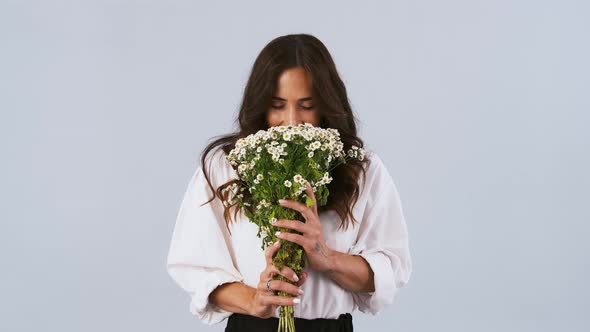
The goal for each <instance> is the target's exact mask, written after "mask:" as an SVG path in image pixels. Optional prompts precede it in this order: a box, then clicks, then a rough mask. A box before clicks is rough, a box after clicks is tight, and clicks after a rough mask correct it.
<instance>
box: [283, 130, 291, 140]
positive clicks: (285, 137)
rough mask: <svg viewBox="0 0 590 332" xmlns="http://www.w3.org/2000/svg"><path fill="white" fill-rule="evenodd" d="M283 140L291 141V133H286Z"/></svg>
mask: <svg viewBox="0 0 590 332" xmlns="http://www.w3.org/2000/svg"><path fill="white" fill-rule="evenodd" d="M283 139H284V140H285V141H290V140H291V133H290V132H285V133H284V134H283Z"/></svg>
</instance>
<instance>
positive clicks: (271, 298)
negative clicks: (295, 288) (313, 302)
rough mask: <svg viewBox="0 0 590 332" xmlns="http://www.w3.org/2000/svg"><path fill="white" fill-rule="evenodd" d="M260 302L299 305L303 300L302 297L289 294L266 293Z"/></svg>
mask: <svg viewBox="0 0 590 332" xmlns="http://www.w3.org/2000/svg"><path fill="white" fill-rule="evenodd" d="M260 302H261V303H262V304H263V305H277V306H279V305H291V306H292V305H297V304H299V302H301V299H300V298H298V297H287V296H280V295H264V296H261V298H260Z"/></svg>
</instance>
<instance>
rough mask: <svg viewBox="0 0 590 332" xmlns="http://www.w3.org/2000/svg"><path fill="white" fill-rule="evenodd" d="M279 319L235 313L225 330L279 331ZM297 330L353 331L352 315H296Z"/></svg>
mask: <svg viewBox="0 0 590 332" xmlns="http://www.w3.org/2000/svg"><path fill="white" fill-rule="evenodd" d="M278 328H279V319H278V318H276V317H271V318H266V319H264V318H258V317H254V316H250V315H244V314H238V313H233V314H231V316H229V318H228V319H227V326H226V327H225V330H224V331H225V332H277V330H278ZM295 331H296V332H352V315H351V314H349V313H345V314H341V315H340V317H338V319H327V318H316V319H305V318H299V317H295Z"/></svg>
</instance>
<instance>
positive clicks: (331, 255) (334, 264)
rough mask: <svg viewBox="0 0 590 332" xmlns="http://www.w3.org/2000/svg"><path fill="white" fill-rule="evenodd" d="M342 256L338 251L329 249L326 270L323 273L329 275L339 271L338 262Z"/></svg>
mask: <svg viewBox="0 0 590 332" xmlns="http://www.w3.org/2000/svg"><path fill="white" fill-rule="evenodd" d="M340 254H341V253H340V252H338V251H336V250H332V249H328V254H327V259H326V262H327V263H326V268H325V269H324V270H323V271H322V272H324V273H326V274H328V275H329V274H332V273H334V272H336V271H338V262H339V257H340Z"/></svg>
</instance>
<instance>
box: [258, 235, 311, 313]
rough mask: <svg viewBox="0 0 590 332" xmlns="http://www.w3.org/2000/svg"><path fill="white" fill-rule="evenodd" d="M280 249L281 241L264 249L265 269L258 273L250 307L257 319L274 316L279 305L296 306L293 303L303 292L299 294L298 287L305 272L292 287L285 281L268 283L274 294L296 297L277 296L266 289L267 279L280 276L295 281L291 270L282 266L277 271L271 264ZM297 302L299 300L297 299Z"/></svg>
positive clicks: (303, 279)
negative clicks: (280, 293) (280, 292)
mask: <svg viewBox="0 0 590 332" xmlns="http://www.w3.org/2000/svg"><path fill="white" fill-rule="evenodd" d="M280 247H281V241H280V240H279V241H277V243H275V244H273V245H272V246H270V247H268V248H267V249H266V253H265V256H266V267H265V269H264V270H263V271H262V273H260V282H259V283H258V287H257V288H256V293H254V296H253V298H252V306H251V314H250V315H252V316H255V317H259V318H270V317H273V316H274V313H275V311H276V309H277V307H278V306H281V305H283V306H284V305H296V304H297V303H296V302H295V301H294V300H295V299H296V297H298V296H299V295H301V294H302V293H303V291H301V292H299V290H300V289H299V286H301V285H303V283H304V282H305V280H306V279H307V272H303V273H302V276H301V278H300V279H299V281H296V284H295V285H292V284H290V283H288V282H286V281H281V280H272V281H271V282H270V288H271V289H273V290H274V291H275V292H277V291H283V292H286V293H289V294H293V296H296V297H286V296H279V295H275V292H270V291H269V290H268V289H266V282H267V281H268V279H272V278H273V276H275V275H277V274H280V275H282V276H283V277H285V278H287V279H289V280H293V281H295V280H297V279H296V278H297V276H296V274H295V271H293V269H291V268H289V267H288V266H284V267H283V269H282V270H280V271H279V269H277V268H276V267H275V266H274V265H273V264H272V257H273V256H274V254H275V253H276V252H277V250H279V248H280ZM297 300H299V298H297Z"/></svg>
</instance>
